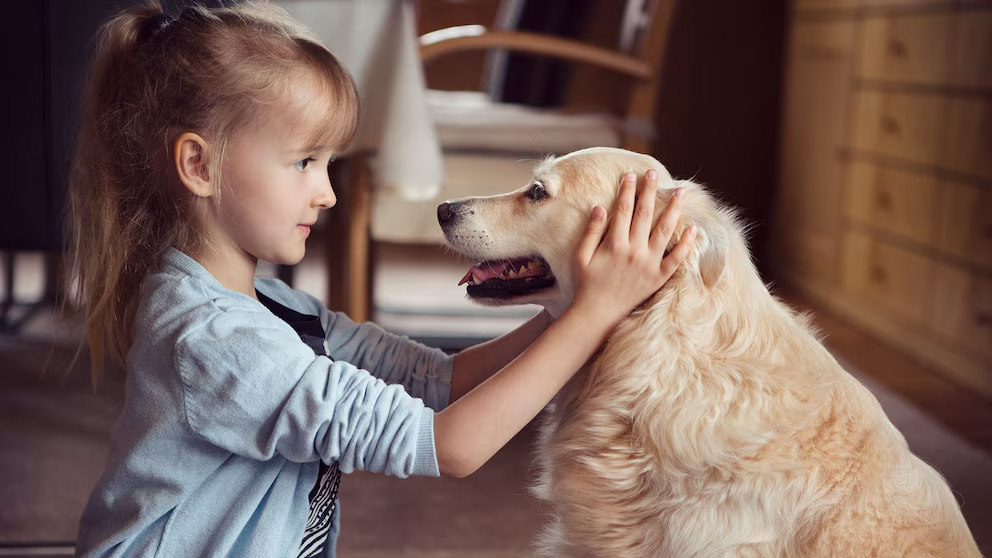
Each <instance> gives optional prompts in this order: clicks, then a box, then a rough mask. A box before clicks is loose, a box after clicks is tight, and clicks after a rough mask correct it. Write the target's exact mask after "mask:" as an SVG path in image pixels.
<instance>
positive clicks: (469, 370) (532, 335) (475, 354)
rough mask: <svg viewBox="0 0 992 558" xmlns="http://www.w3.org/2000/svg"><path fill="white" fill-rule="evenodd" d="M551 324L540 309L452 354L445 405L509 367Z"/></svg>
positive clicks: (551, 319) (552, 321)
mask: <svg viewBox="0 0 992 558" xmlns="http://www.w3.org/2000/svg"><path fill="white" fill-rule="evenodd" d="M554 321H555V320H554V318H552V317H551V314H548V312H547V310H541V312H539V313H538V314H537V315H536V316H534V317H533V318H531V319H530V320H527V322H526V323H524V324H523V325H521V326H520V327H518V328H517V329H514V330H513V331H510V332H508V333H506V334H504V335H501V336H499V337H497V338H496V339H492V340H490V341H486V342H485V343H480V344H478V345H475V346H474V347H469V348H468V349H465V350H463V351H461V352H459V353H458V354H456V355H455V358H454V365H453V370H454V371H453V372H452V374H451V399H450V400H449V403H448V404H449V405H450V404H451V403H454V402H455V401H457V400H458V399H460V398H461V397H462V396H463V395H465V394H466V393H468V392H469V391H471V390H473V389H475V387H476V386H478V385H479V384H481V383H482V382H484V381H486V379H487V378H489V377H490V376H492V375H493V374H495V373H496V372H498V371H499V370H501V369H503V367H505V366H506V365H507V364H510V361H512V360H513V359H515V358H517V357H518V356H519V355H520V353H522V352H523V351H524V349H526V348H527V347H529V346H530V345H531V343H533V342H534V340H535V339H537V338H538V336H540V335H541V334H542V333H544V331H545V330H546V329H548V326H550V325H551V324H552V323H554Z"/></svg>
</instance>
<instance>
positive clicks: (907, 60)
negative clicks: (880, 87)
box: [858, 14, 956, 84]
mask: <svg viewBox="0 0 992 558" xmlns="http://www.w3.org/2000/svg"><path fill="white" fill-rule="evenodd" d="M955 20H956V15H955V14H941V15H899V16H896V15H888V16H880V17H870V18H867V19H865V20H864V21H863V22H862V26H863V27H862V37H863V44H862V46H861V56H860V60H859V64H858V72H859V75H860V76H861V77H862V78H865V79H879V80H888V81H899V82H911V83H924V84H942V83H945V82H946V81H947V79H948V73H949V71H948V67H949V64H948V62H949V61H950V60H951V55H950V52H951V50H950V49H951V46H952V44H953V40H952V37H953V29H954V24H955V22H956V21H955Z"/></svg>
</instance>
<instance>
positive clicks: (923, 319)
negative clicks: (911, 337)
mask: <svg viewBox="0 0 992 558" xmlns="http://www.w3.org/2000/svg"><path fill="white" fill-rule="evenodd" d="M844 287H845V288H846V289H848V290H850V291H852V292H854V293H857V294H859V295H862V296H864V297H868V298H870V299H873V300H875V301H876V302H878V303H879V304H880V305H881V306H883V307H885V308H886V309H888V310H889V311H890V312H892V314H894V315H896V316H899V317H901V318H905V319H909V320H911V321H913V322H916V323H919V324H926V323H927V322H928V318H929V316H930V309H931V301H932V289H933V262H932V260H930V259H928V258H925V257H923V256H920V255H918V254H914V253H912V252H907V251H906V250H903V249H901V248H898V247H895V246H892V245H890V244H886V243H884V242H880V241H878V240H875V239H872V238H870V237H868V236H865V235H863V234H861V233H858V232H848V233H847V236H846V238H845V242H844Z"/></svg>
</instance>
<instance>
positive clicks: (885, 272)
mask: <svg viewBox="0 0 992 558" xmlns="http://www.w3.org/2000/svg"><path fill="white" fill-rule="evenodd" d="M790 36H791V38H790V42H789V46H788V62H787V74H786V81H785V83H786V100H785V104H784V118H783V130H782V133H783V136H782V143H781V145H782V152H781V167H780V171H781V172H780V181H781V183H780V196H779V203H778V207H777V224H776V232H775V234H774V235H773V236H774V238H775V239H776V242H777V246H776V251H775V253H776V259H777V267H778V269H779V273H778V274H779V281H780V282H782V283H785V284H786V285H788V286H791V287H793V288H796V289H798V290H799V291H800V292H801V293H802V294H803V295H805V296H807V297H809V298H811V299H812V300H814V301H815V302H816V303H817V304H819V305H821V306H823V307H824V308H826V309H829V310H831V311H833V312H835V313H836V314H838V315H840V316H843V317H844V318H846V319H848V320H850V321H851V322H853V323H854V324H855V325H856V326H858V327H860V328H862V329H864V330H866V331H869V332H871V333H872V334H874V335H875V336H877V337H878V338H880V339H882V340H884V341H885V342H887V343H888V344H891V345H893V346H894V347H896V348H898V349H900V350H902V351H904V352H905V353H907V354H910V355H912V356H914V357H916V358H918V359H919V360H921V361H923V362H925V363H926V364H928V365H930V366H931V367H933V368H934V369H935V370H938V371H939V372H941V373H943V374H944V375H946V376H947V377H948V378H951V379H953V380H955V381H957V382H959V383H962V384H964V385H966V386H968V387H970V388H971V389H974V390H976V391H977V392H979V393H981V394H984V395H985V396H987V397H992V2H987V1H983V0H971V1H967V0H965V1H952V0H795V2H794V4H793V10H792V15H791V23H790Z"/></svg>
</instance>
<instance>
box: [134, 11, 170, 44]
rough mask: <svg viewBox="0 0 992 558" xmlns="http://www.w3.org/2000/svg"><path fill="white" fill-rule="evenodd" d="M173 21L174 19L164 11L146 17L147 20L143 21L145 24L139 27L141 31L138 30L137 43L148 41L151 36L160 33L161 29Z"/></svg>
mask: <svg viewBox="0 0 992 558" xmlns="http://www.w3.org/2000/svg"><path fill="white" fill-rule="evenodd" d="M173 21H175V20H174V19H173V18H172V16H170V15H169V14H167V13H165V12H162V13H158V14H155V15H153V16H152V17H150V18H148V20H147V21H145V24H144V25H143V26H142V27H141V31H139V32H138V44H139V45H141V44H144V43H146V42H148V41H149V40H150V39H151V38H152V37H154V36H155V35H157V34H159V33H161V32H162V30H164V29H165V28H166V27H168V26H169V24H170V23H172V22H173Z"/></svg>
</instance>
